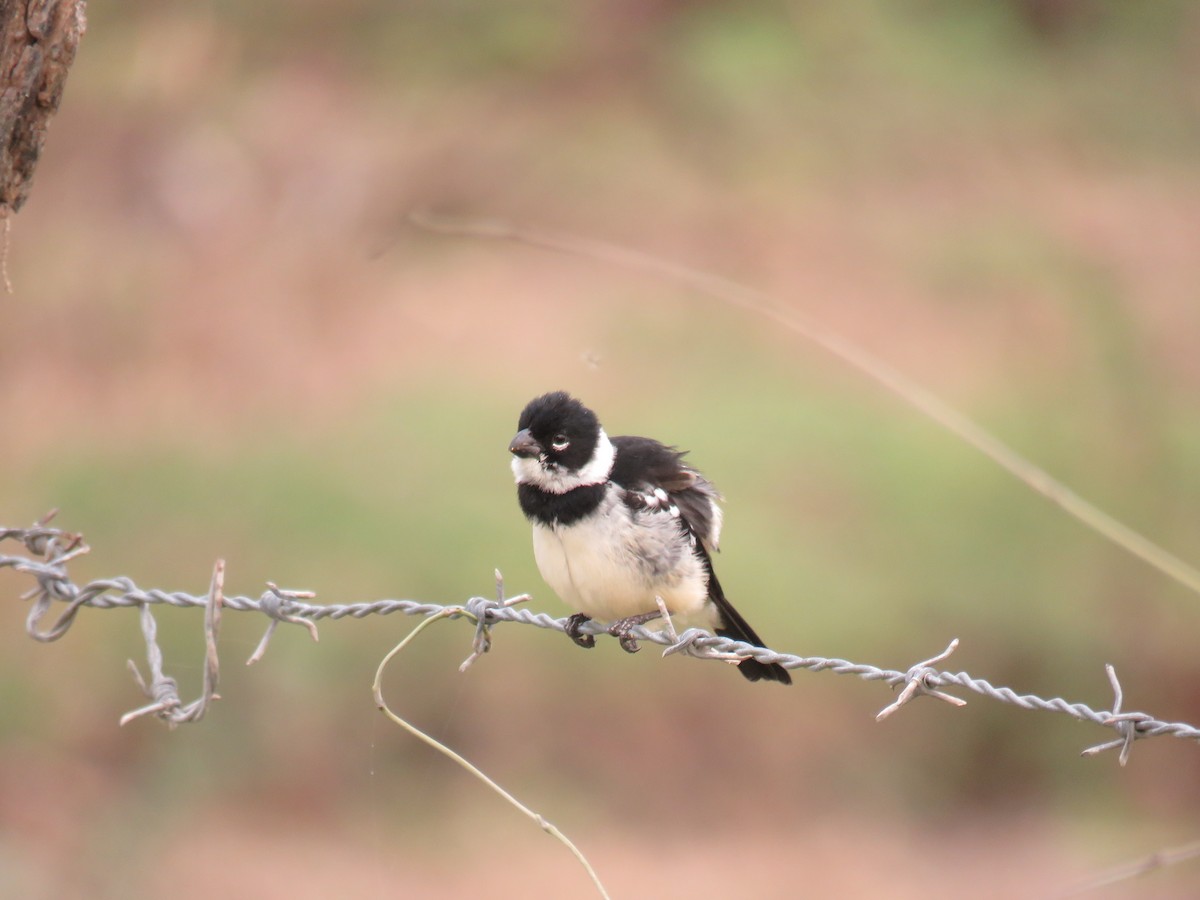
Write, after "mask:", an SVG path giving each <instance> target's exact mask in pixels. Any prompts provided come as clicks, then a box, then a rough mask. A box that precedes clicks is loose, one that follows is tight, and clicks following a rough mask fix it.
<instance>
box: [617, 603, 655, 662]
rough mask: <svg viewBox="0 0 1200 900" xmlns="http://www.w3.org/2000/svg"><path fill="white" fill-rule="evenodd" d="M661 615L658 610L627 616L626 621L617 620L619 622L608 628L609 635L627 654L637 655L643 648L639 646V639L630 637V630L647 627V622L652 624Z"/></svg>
mask: <svg viewBox="0 0 1200 900" xmlns="http://www.w3.org/2000/svg"><path fill="white" fill-rule="evenodd" d="M661 615H662V613H661V612H660V611H659V610H657V609H656V610H654V611H653V612H645V613H639V614H638V615H636V616H626V617H625V618H624V619H617V621H615V622H613V623H612V624H611V625H609V626H608V633H609V634H611V635H612V636H613V637H615V638H616V639H617V641H618V642H619V643H620V645H621V649H622V650H624V651H625V652H626V653H637V652H638V650H640V649H642V648H641V647H639V646H638V642H637V639H636V638H634V637H631V636H630V634H629V631H630V629H632V628H636V627H637V626H638V625H645V624H646V623H647V622H652V621H654V620H655V619H657V618H659V617H660V616H661Z"/></svg>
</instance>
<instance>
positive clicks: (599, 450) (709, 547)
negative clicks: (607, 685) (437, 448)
mask: <svg viewBox="0 0 1200 900" xmlns="http://www.w3.org/2000/svg"><path fill="white" fill-rule="evenodd" d="M517 429H518V430H517V434H516V436H515V437H514V438H513V439H512V442H511V443H510V444H509V447H508V450H509V452H510V453H512V455H513V459H512V469H513V474H514V475H515V476H516V479H517V498H518V500H519V501H520V503H521V511H522V512H524V513H525V516H526V518H528V519H529V520H530V521H531V522H532V523H533V554H534V558H535V559H536V560H537V565H538V570H539V571H540V572H541V573H542V577H543V578H544V579H545V580H546V583H547V584H549V585H550V587H552V588H553V589H554V591H555V593H557V594H558V596H559V597H561V598H562V600H563V601H564V602H565V603H566V604H567V605H568V606H570V607H572V608H573V609H575V610H576V611H577V614H576V615H574V616H572V617H571V620H570V626H569V628H568V633H569V634H570V635H571V637H572V639H573V640H575V642H576V643H578V644H581V645H582V646H585V647H589V646H592V645H593V644H594V643H595V640H594V638H593V637H592V636H591V635H584V634H581V633H580V632H579V627H580V625H582V624H583V623H584V622H586V621H587V620H588V619H592V618H595V619H601V620H604V621H613V620H616V621H615V622H614V624H613V626H612V628H610V631H611V632H612V633H613V634H615V635H617V636H619V637H622V638H623V639H622V646H624V647H625V648H626V649H628V650H632V649H636V644H634V643H633V642H632V641H628V640H627V639H625V636H626V633H627V632H628V629H629V628H630V627H631V626H632V625H635V624H643V623H645V622H648V621H650V620H652V619H654V618H657V617H658V616H659V611H658V607H657V603H656V600H655V598H656V597H660V598H662V600H663V602H664V603H665V605H666V607H667V610H668V611H669V612H670V613H671V616H672V618H675V617H676V616H678V617H680V618H681V619H682V620H683V621H684V622H685V623H688V624H694V625H700V626H703V627H707V628H710V629H715V631H716V633H717V634H719V635H721V636H723V637H728V638H733V639H734V640H739V641H745V642H746V643H748V644H753V645H755V646H757V647H762V646H764V644H763V642H762V639H761V638H759V636H758V635H757V634H755V633H754V629H753V628H751V627H750V626H749V624H747V622H746V620H745V619H743V618H742V616H741V614H739V613H738V611H737V610H736V609H734V608H733V605H732V604H731V603H730V602H729V600H728V599H727V598H726V597H725V592H724V591H723V590H721V583H720V582H719V581H717V576H716V573H715V572H714V571H713V564H712V554H713V553H714V552H715V551H716V550H717V543H718V540H719V538H720V534H721V508H720V507H719V506H718V505H717V501H718V500H719V499H720V495H719V494H718V493H717V489H716V488H715V487H714V486H713V484H712V482H710V481H709V480H708V479H707V478H705V477H704V476H703V475H701V474H700V473H699V472H698V471H696V470H695V469H693V468H692V467H691V466H689V465H687V464H686V463H684V462H683V456H684V454H683V453H681V452H680V451H678V450H676V449H675V448H673V447H667V446H665V445H663V444H660V443H659V442H658V441H655V440H651V439H650V438H644V437H614V438H609V437H608V435H606V434H605V433H604V429H603V428H602V427H601V426H600V421H599V419H597V418H596V414H595V413H594V412H592V411H591V410H590V409H588V408H587V407H586V406H584V405H583V404H582V403H580V402H579V401H578V400H576V399H575V398H574V397H571V396H570V395H569V394H567V393H565V392H563V391H556V392H554V393H551V394H544V395H543V396H541V397H537V398H535V399H534V400H531V401H530V402H529V404H528V405H527V406H526V407H525V409H524V411H523V412H522V413H521V418H520V420H519V421H518V423H517ZM738 669H739V671H740V672H741V673H742V675H744V676H745V677H746V678H748V679H749V680H750V681H759V680H760V679H766V680H768V681H778V682H781V683H783V684H791V683H792V679H791V676H789V675H788V673H787V670H786V669H784V668H783V667H782V666H780V665H777V664H770V665H768V664H765V663H761V662H759V661H758V660H756V659H751V658H747V659H743V660H742V661H741V662H739V663H738Z"/></svg>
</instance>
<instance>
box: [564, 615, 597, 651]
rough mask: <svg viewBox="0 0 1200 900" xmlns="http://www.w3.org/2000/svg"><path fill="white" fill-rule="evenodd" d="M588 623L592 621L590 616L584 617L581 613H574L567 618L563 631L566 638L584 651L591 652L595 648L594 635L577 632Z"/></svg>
mask: <svg viewBox="0 0 1200 900" xmlns="http://www.w3.org/2000/svg"><path fill="white" fill-rule="evenodd" d="M590 621H592V618H591V616H585V615H584V614H583V613H575V614H574V615H572V616H568V617H567V624H566V625H565V626H564V627H563V630H564V631H565V632H566V633H567V637H569V638H570V639H571V640H573V641H574V642H575V643H576V644H578V645H579V646H580V647H583V648H584V649H585V650H591V649H592V648H593V647H595V646H596V637H595V635H591V634H584V633H583V632H581V631H580V630H579V629H580V628H582V627H583V624H584V623H585V622H590Z"/></svg>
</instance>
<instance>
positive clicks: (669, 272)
mask: <svg viewBox="0 0 1200 900" xmlns="http://www.w3.org/2000/svg"><path fill="white" fill-rule="evenodd" d="M409 219H410V221H411V222H412V223H413V224H414V225H417V226H418V227H420V228H423V229H425V230H427V231H431V232H435V233H437V234H444V235H451V236H455V237H469V238H484V239H488V240H504V241H513V242H516V243H520V244H527V245H529V246H532V247H540V248H542V249H545V250H555V251H558V252H561V253H570V254H573V255H575V256H582V257H585V258H587V259H592V260H596V261H598V262H603V263H608V264H610V265H614V266H620V267H622V268H626V269H634V270H637V271H641V272H647V273H649V274H651V275H656V276H658V277H661V278H666V279H669V280H671V281H676V282H679V283H682V284H686V285H688V286H689V287H692V288H694V289H696V290H698V291H701V292H702V293H705V294H708V295H709V296H710V297H714V298H716V299H718V300H722V301H724V302H726V303H730V304H733V305H734V306H738V307H741V308H743V309H748V310H751V311H753V312H755V313H758V314H759V315H762V316H765V317H767V318H768V319H770V320H771V321H773V322H775V323H776V324H778V325H781V326H782V327H784V328H786V329H788V330H789V331H792V332H794V333H795V334H798V335H800V336H801V337H803V338H804V339H805V340H808V341H810V342H812V343H814V344H816V345H817V346H819V347H821V348H822V349H823V350H825V351H827V352H829V353H831V354H832V355H833V356H835V357H837V358H838V359H840V360H841V361H842V362H844V363H846V364H848V365H849V366H851V367H852V368H854V369H857V370H858V371H859V372H861V373H862V374H864V375H866V376H868V377H869V378H871V379H872V380H874V381H876V382H878V383H879V384H880V385H882V386H883V387H885V388H887V390H889V391H891V392H892V393H893V394H895V395H896V396H898V397H900V398H901V399H902V400H904V401H905V402H906V403H908V404H909V405H910V406H913V407H915V408H916V409H917V410H919V411H920V412H921V413H923V414H924V415H925V416H927V417H928V418H930V419H932V420H933V421H934V422H936V423H937V424H938V425H940V426H942V427H943V428H944V429H946V430H947V431H949V432H950V433H951V434H953V435H955V436H956V437H958V438H959V439H961V440H962V441H964V442H965V443H967V444H969V445H970V446H972V447H974V448H975V449H976V450H978V451H979V452H980V453H982V454H983V455H984V456H986V457H987V458H988V459H990V460H992V461H993V462H994V463H996V464H997V465H998V466H1000V467H1001V468H1002V469H1004V470H1005V471H1006V472H1008V473H1009V474H1010V475H1012V476H1014V477H1015V478H1017V479H1018V480H1019V481H1021V482H1022V483H1023V484H1025V485H1026V486H1027V487H1029V488H1030V489H1031V490H1034V491H1036V492H1037V493H1039V494H1041V495H1042V496H1043V497H1045V498H1046V499H1048V500H1050V502H1052V503H1054V504H1056V505H1058V506H1059V507H1061V508H1062V509H1063V510H1065V511H1066V512H1067V514H1068V515H1070V516H1072V517H1073V518H1075V519H1077V520H1078V521H1080V522H1082V523H1083V524H1084V525H1086V526H1087V527H1088V528H1090V529H1092V530H1093V531H1095V532H1097V533H1099V534H1101V535H1103V536H1104V537H1106V538H1108V539H1109V540H1110V541H1112V542H1113V543H1115V544H1117V545H1118V546H1120V547H1123V548H1124V549H1125V550H1127V551H1128V552H1130V553H1132V554H1133V555H1134V556H1137V557H1138V558H1139V559H1141V560H1142V561H1143V562H1145V563H1147V564H1149V565H1150V566H1153V567H1154V568H1155V569H1157V570H1158V571H1160V572H1162V573H1163V574H1164V575H1167V576H1168V577H1170V578H1172V579H1174V580H1175V581H1177V582H1179V583H1180V584H1182V585H1184V586H1185V587H1188V588H1190V589H1191V590H1192V591H1194V592H1196V593H1197V594H1200V570H1198V569H1196V568H1195V567H1194V566H1192V565H1191V564H1189V563H1187V562H1185V561H1184V560H1182V559H1180V558H1179V557H1177V556H1175V555H1174V554H1172V553H1170V552H1168V551H1167V550H1164V549H1163V548H1162V547H1160V546H1159V545H1158V544H1156V543H1154V541H1152V540H1150V539H1149V538H1147V537H1146V536H1145V535H1143V534H1141V533H1139V532H1137V531H1135V530H1133V529H1132V528H1130V527H1129V526H1127V525H1125V524H1124V523H1122V522H1120V521H1118V520H1117V519H1115V518H1113V517H1112V516H1111V515H1109V514H1108V513H1106V512H1105V511H1104V510H1102V509H1100V508H1099V507H1098V506H1096V505H1095V504H1093V503H1091V502H1090V501H1088V500H1085V499H1084V498H1083V497H1081V496H1079V495H1078V494H1077V493H1075V492H1074V491H1073V490H1071V489H1070V488H1069V487H1067V486H1066V485H1065V484H1063V483H1062V482H1061V481H1059V480H1058V479H1056V478H1054V476H1052V475H1050V474H1049V473H1048V472H1046V471H1045V470H1044V469H1041V468H1040V467H1038V466H1037V465H1035V464H1034V463H1032V462H1030V461H1029V460H1028V459H1026V458H1025V457H1023V456H1021V454H1019V453H1018V452H1017V451H1015V450H1013V449H1012V448H1011V447H1009V446H1008V445H1007V444H1005V443H1004V442H1003V441H1001V440H1000V439H999V438H997V437H995V436H994V435H993V434H991V433H990V432H988V431H987V430H986V429H984V428H983V427H982V426H980V425H979V424H977V423H976V422H974V421H973V420H971V419H969V418H967V416H965V415H963V414H962V413H960V412H959V411H958V410H956V409H954V408H953V407H951V406H949V405H948V404H947V403H945V402H944V401H943V400H941V399H940V398H939V397H937V396H936V395H935V394H933V393H931V392H930V391H928V390H926V389H925V388H923V387H921V386H920V385H919V384H917V383H916V382H914V381H912V380H911V379H909V378H908V377H907V376H905V375H903V374H901V373H900V372H898V371H896V370H895V369H893V368H892V367H891V366H889V365H888V364H887V363H885V362H883V361H882V360H880V359H878V358H877V357H875V356H873V355H871V354H870V353H868V352H867V351H865V350H863V349H862V348H861V347H859V346H857V345H856V344H854V343H852V342H851V341H848V340H846V339H845V338H844V337H842V336H841V335H839V334H836V333H835V332H832V331H830V330H829V329H827V328H825V327H824V326H822V325H821V324H819V323H818V322H816V321H814V320H813V319H811V318H809V317H808V316H805V315H803V314H802V313H800V312H798V311H796V310H794V309H790V308H784V307H782V306H780V305H779V304H777V303H775V302H774V301H772V299H771V298H770V297H769V296H768V295H766V294H764V293H762V292H761V291H756V290H754V289H752V288H748V287H745V286H744V285H740V284H738V283H737V282H734V281H730V280H728V279H726V278H721V277H719V276H717V275H712V274H710V273H708V272H703V271H700V270H698V269H693V268H691V267H690V266H685V265H680V264H678V263H673V262H670V261H668V260H664V259H660V258H658V257H656V256H652V255H650V254H648V253H642V252H640V251H638V250H631V249H629V248H627V247H620V246H617V245H615V244H609V243H605V242H603V241H597V240H592V239H590V238H582V237H577V236H573V235H564V234H559V233H555V232H547V231H540V230H537V229H533V228H526V227H522V226H517V225H512V224H510V223H507V222H503V221H498V220H482V219H468V220H451V219H445V218H441V217H439V216H433V215H430V214H428V213H425V212H414V213H412V214H411V215H410V216H409Z"/></svg>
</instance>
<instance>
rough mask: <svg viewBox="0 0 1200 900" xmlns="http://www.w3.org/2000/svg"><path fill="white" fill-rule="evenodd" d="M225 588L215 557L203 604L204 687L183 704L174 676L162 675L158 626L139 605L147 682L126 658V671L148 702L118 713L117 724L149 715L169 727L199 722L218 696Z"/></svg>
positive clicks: (221, 564)
mask: <svg viewBox="0 0 1200 900" xmlns="http://www.w3.org/2000/svg"><path fill="white" fill-rule="evenodd" d="M224 590H225V560H223V559H218V560H217V563H216V565H215V566H213V576H212V582H211V583H210V584H209V588H208V598H207V601H206V602H205V604H204V646H205V653H204V686H203V688H202V689H201V692H200V696H199V697H198V698H197V699H195V700H193V701H192V702H191V703H188V704H184V703H183V701H182V700H180V699H179V686H178V684H177V683H176V681H175V679H174V678H171V677H169V676H167V675H164V674H163V655H162V650H161V649H159V646H158V626H157V625H156V624H155V622H154V616H153V615H152V614H151V612H150V605H149V604H148V603H143V604H142V605H141V623H142V636H143V637H144V638H145V639H146V656H147V658H148V659H149V661H150V683H149V684H147V683H146V681H145V679H143V678H142V673H141V672H140V671H138V667H137V663H135V662H134V661H133V660H132V659H131V660H129V661H128V665H129V671H130V672H132V673H133V680H134V681H136V682H137V684H138V687H140V688H141V689H142V693H143V694H145V695H146V696H147V697H149V698H150V699H151V701H153V702H151V703H149V704H148V705H146V706H143V707H141V708H139V709H135V710H133V712H127V713H125V715H123V716H121V724H122V725H127V724H129V723H130V722H132V721H133V720H134V719H138V718H141V717H142V716H146V715H150V714H153V715H155V716H157V717H158V718H160V719H162V720H163V721H164V722H166V723H167V725H168V726H169V727H171V728H174V727H175V726H176V725H180V724H182V723H184V722H199V721H200V720H201V719H202V718H204V713H205V712H207V711H208V704H209V703H210V702H211V701H213V700H219V699H221V698H220V696H219V695H218V694H217V676H218V673H219V671H220V666H219V663H218V660H217V630H218V628H219V627H220V624H221V600H222V596H223V594H224Z"/></svg>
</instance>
